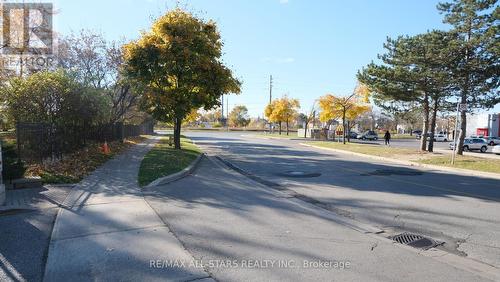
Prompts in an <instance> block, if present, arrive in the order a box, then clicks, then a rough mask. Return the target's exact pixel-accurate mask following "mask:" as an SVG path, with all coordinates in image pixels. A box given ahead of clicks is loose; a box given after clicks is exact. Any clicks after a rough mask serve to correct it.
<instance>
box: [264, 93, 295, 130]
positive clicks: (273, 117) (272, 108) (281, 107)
mask: <svg viewBox="0 0 500 282" xmlns="http://www.w3.org/2000/svg"><path fill="white" fill-rule="evenodd" d="M299 108H300V103H299V100H297V99H292V98H289V97H288V96H287V95H285V96H283V97H282V98H280V99H275V100H273V101H272V102H271V104H269V105H267V107H266V109H265V112H264V114H265V115H266V117H267V118H268V119H269V121H270V122H277V123H278V127H279V134H281V124H282V123H283V122H285V124H286V135H288V134H289V128H290V121H291V120H292V119H294V118H295V117H296V116H297V115H298V112H297V110H298V109H299Z"/></svg>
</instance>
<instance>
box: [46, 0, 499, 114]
mask: <svg viewBox="0 0 500 282" xmlns="http://www.w3.org/2000/svg"><path fill="white" fill-rule="evenodd" d="M179 2H180V6H181V7H186V8H187V9H188V10H190V11H192V12H195V13H196V14H198V15H199V16H202V17H203V18H207V19H208V18H210V19H213V20H215V21H216V22H217V23H218V27H219V29H220V32H221V34H222V38H223V39H224V42H225V45H224V61H225V62H226V64H227V65H229V66H230V67H231V68H232V69H233V70H234V72H235V74H236V75H237V76H238V77H240V78H241V79H242V80H243V88H242V93H241V94H240V95H238V96H235V95H231V96H229V108H232V107H233V106H234V105H240V104H243V105H246V106H247V107H248V109H249V111H250V114H251V115H252V116H258V115H260V116H262V115H263V114H262V113H263V109H264V107H265V105H266V104H267V102H268V100H269V75H270V74H272V75H273V78H274V88H273V96H274V97H278V96H282V95H283V94H285V93H287V94H288V95H289V96H291V97H294V98H298V99H299V100H300V102H301V106H302V110H304V111H305V110H307V109H308V108H310V107H311V105H312V103H313V101H314V100H315V99H317V98H318V97H320V96H321V95H324V94H326V93H335V94H337V95H347V94H349V93H350V92H351V91H352V89H353V88H354V86H355V84H356V77H355V76H356V72H357V71H358V70H359V69H360V68H361V67H362V66H364V65H366V64H368V63H369V62H370V61H371V60H376V58H377V54H378V53H380V52H382V51H383V49H382V44H383V43H384V42H385V39H386V37H387V36H391V37H395V36H398V35H403V34H408V35H412V34H417V33H422V32H425V31H427V30H430V29H447V28H448V27H447V26H446V25H445V24H443V23H442V16H441V15H440V14H439V12H438V11H437V9H436V5H437V3H438V2H439V1H438V0H377V1H374V0H353V1H347V0H322V1H319V0H317V1H312V0H309V1H307V0H288V1H287V0H253V1H250V0H191V1H179ZM55 6H56V9H57V14H56V16H55V17H56V19H55V24H56V26H55V29H56V30H57V31H58V32H60V33H63V34H65V33H68V32H70V31H72V30H73V31H77V30H80V29H83V28H85V29H93V30H96V31H99V32H102V33H103V34H104V35H105V36H106V37H107V38H108V39H111V40H119V39H123V38H125V39H127V40H130V39H135V38H137V37H138V36H139V33H140V31H141V30H146V29H148V28H149V26H150V25H151V23H152V19H154V18H156V17H157V16H158V15H160V14H163V13H165V12H166V10H167V9H171V8H174V7H175V6H176V1H165V0H121V1H118V0H106V1H103V0H57V1H55ZM495 110H496V112H500V107H499V106H497V107H496V109H495Z"/></svg>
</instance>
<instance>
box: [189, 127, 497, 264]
mask: <svg viewBox="0 0 500 282" xmlns="http://www.w3.org/2000/svg"><path fill="white" fill-rule="evenodd" d="M185 134H186V135H188V136H190V137H191V138H192V139H193V140H195V141H196V143H197V144H198V145H200V146H202V147H203V149H204V150H205V151H206V152H208V153H210V154H214V155H218V156H220V157H222V158H223V159H225V160H227V161H230V162H231V163H233V164H235V165H237V166H238V167H240V168H242V169H244V170H246V171H247V172H250V173H252V174H253V175H255V176H258V177H260V178H262V179H264V180H266V181H271V182H274V183H277V184H280V185H282V186H283V187H286V188H287V189H289V190H292V191H294V192H295V193H298V194H299V195H304V196H307V197H308V198H310V199H314V200H315V201H318V202H320V203H322V204H323V205H325V206H328V207H329V208H330V210H333V211H335V212H336V213H337V214H339V215H342V216H345V217H347V218H352V219H355V220H358V221H361V222H365V223H367V224H370V225H373V226H376V227H378V228H380V229H382V230H384V231H385V232H386V234H397V233H399V232H405V231H409V232H416V233H419V234H423V235H427V236H430V237H432V238H434V239H437V240H441V241H444V242H445V244H444V245H443V247H442V248H444V249H445V250H447V251H449V252H453V253H455V254H458V255H461V256H467V257H469V258H471V259H473V260H477V261H480V262H483V263H486V264H489V265H493V266H495V267H497V268H500V217H499V213H498V212H499V210H500V180H497V179H488V178H480V177H473V176H467V175H459V174H452V173H447V172H443V171H433V170H428V169H425V170H422V169H415V168H410V167H404V166H401V165H396V164H391V163H383V162H380V161H374V160H371V159H365V158H360V157H355V156H351V155H345V154H339V153H333V152H329V151H324V150H321V149H314V148H308V147H303V146H301V145H299V144H298V143H299V142H298V141H294V140H277V139H262V138H253V137H249V136H242V133H231V132H229V133H220V132H219V133H209V132H187V133H185ZM287 172H305V173H313V174H319V176H316V177H297V176H290V175H284V173H287Z"/></svg>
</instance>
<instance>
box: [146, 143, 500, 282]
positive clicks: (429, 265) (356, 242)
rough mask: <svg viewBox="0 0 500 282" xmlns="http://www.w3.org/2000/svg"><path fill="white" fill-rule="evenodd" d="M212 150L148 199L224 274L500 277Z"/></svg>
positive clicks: (259, 277)
mask: <svg viewBox="0 0 500 282" xmlns="http://www.w3.org/2000/svg"><path fill="white" fill-rule="evenodd" d="M209 155H210V156H209V157H208V158H204V159H202V160H201V162H200V164H199V166H198V168H197V169H196V170H195V172H194V173H192V174H191V175H190V176H188V177H185V178H183V179H181V180H178V181H174V182H171V183H169V184H166V185H162V186H158V187H155V188H154V189H151V190H149V189H148V192H147V196H146V197H145V198H146V200H147V201H148V203H149V204H150V206H151V207H152V208H153V209H154V210H155V211H156V213H157V214H158V215H159V216H160V217H161V218H162V220H163V221H164V222H165V223H166V224H167V225H168V227H169V229H170V230H171V231H172V233H173V234H174V235H175V236H176V237H177V238H178V239H179V240H180V241H181V242H182V244H183V246H184V247H185V248H186V249H187V250H188V251H189V252H190V253H191V254H192V256H193V258H194V259H195V263H196V264H197V265H200V266H203V267H204V270H205V271H206V272H207V273H208V274H209V278H213V279H214V280H216V281H384V282H386V281H436V282H437V281H440V282H441V281H453V282H457V281H486V280H488V279H498V278H500V275H498V274H493V275H494V276H487V277H485V276H484V274H485V272H486V271H484V270H483V271H482V272H481V273H480V274H478V272H477V271H476V270H477V269H475V270H474V271H470V269H468V270H466V269H463V266H464V265H463V264H460V265H458V263H457V261H449V260H446V261H443V260H442V259H446V257H447V256H449V255H447V254H446V253H444V254H443V253H439V251H435V250H429V251H426V252H425V253H426V254H420V253H418V252H417V250H416V249H413V248H409V247H403V246H402V245H399V244H395V243H393V242H392V241H391V240H388V239H385V238H383V237H381V236H379V235H376V234H374V233H373V232H371V233H370V231H367V230H362V229H360V228H361V227H359V226H358V225H357V224H356V225H350V224H349V222H345V220H344V217H341V216H337V215H335V214H333V213H331V212H328V211H325V210H324V209H321V208H319V207H317V206H315V205H311V204H310V203H308V202H305V201H303V200H301V199H298V198H296V197H293V196H291V195H290V194H288V193H285V191H279V190H276V189H271V188H269V187H267V186H264V185H261V184H260V183H258V182H255V181H252V180H251V179H249V178H247V177H245V176H243V175H242V174H240V173H238V172H236V171H234V170H232V169H229V168H228V167H227V166H226V165H225V164H224V163H222V162H220V161H219V160H218V159H217V158H215V157H214V156H213V155H211V154H210V153H209ZM343 220H344V222H343ZM429 256H434V257H432V258H431V257H429ZM453 258H456V256H453ZM463 260H464V259H461V261H463ZM467 263H468V262H467ZM186 265H190V264H188V263H187V264H186ZM181 267H182V266H181ZM490 268H491V267H490ZM492 272H494V273H496V271H488V273H490V274H492ZM185 281H186V280H185ZM189 281H192V280H189ZM196 281H198V280H196ZM200 281H201V280H200ZM203 281H205V280H203Z"/></svg>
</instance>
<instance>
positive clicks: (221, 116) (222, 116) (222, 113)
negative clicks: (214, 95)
mask: <svg viewBox="0 0 500 282" xmlns="http://www.w3.org/2000/svg"><path fill="white" fill-rule="evenodd" d="M221 102H222V103H220V104H221V107H222V109H221V113H220V118H221V119H224V95H222V101H221Z"/></svg>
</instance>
